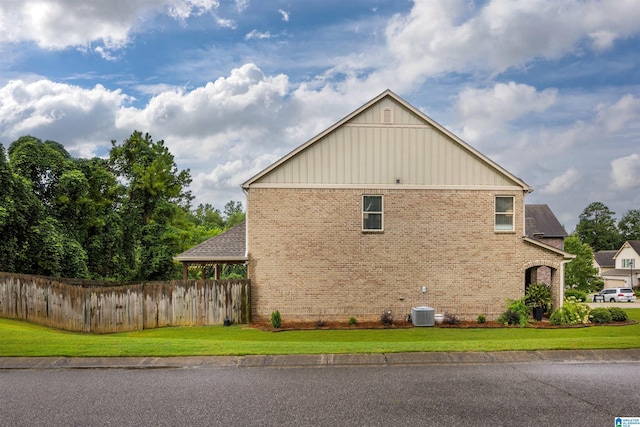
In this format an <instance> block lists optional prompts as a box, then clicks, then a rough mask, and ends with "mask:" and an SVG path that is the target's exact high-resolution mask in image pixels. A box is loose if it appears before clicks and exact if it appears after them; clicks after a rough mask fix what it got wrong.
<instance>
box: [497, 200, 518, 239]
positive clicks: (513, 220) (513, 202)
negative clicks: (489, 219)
mask: <svg viewBox="0 0 640 427" xmlns="http://www.w3.org/2000/svg"><path fill="white" fill-rule="evenodd" d="M499 198H500V199H507V198H508V199H511V212H509V211H505V212H498V199H499ZM515 214H516V197H515V196H513V195H510V194H500V195H496V196H494V199H493V231H495V232H496V233H514V232H515V231H516V218H515V216H516V215H515ZM498 215H502V216H509V215H510V216H511V228H509V229H506V228H498Z"/></svg>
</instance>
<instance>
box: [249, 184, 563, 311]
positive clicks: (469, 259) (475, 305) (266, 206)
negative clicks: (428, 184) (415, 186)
mask: <svg viewBox="0 0 640 427" xmlns="http://www.w3.org/2000/svg"><path fill="white" fill-rule="evenodd" d="M363 194H382V195H383V196H384V232H383V233H363V232H362V231H361V227H362V212H361V209H362V207H361V206H362V195H363ZM496 195H513V196H515V204H516V206H515V208H516V216H515V232H513V233H496V232H494V227H493V224H494V197H495V196H496ZM523 203H524V196H523V193H522V191H516V190H514V191H513V192H509V191H506V192H493V191H471V190H469V191H450V190H448V191H445V190H401V189H399V190H366V191H363V190H354V189H346V190H345V189H266V188H255V187H254V188H251V189H250V190H249V193H248V203H247V205H248V215H247V221H248V222H247V224H248V225H247V226H248V228H249V232H248V235H249V240H248V247H249V272H248V273H249V278H250V279H251V283H252V290H251V307H252V320H267V319H268V318H269V316H270V313H271V312H272V311H273V310H276V309H277V310H279V311H280V313H281V314H282V316H283V320H284V321H287V320H307V321H308V320H311V321H313V320H318V319H323V320H344V321H345V322H346V321H347V319H348V318H349V317H351V316H354V317H356V318H357V319H358V320H377V319H379V318H380V315H381V313H382V311H383V310H386V309H391V310H392V312H393V315H394V316H395V317H396V318H403V317H404V316H406V314H408V313H410V311H411V307H415V306H420V305H424V303H425V301H424V299H423V294H422V292H421V287H422V286H426V287H427V294H426V305H428V306H431V307H433V308H435V310H436V312H437V313H443V312H445V311H449V312H451V313H454V314H456V315H458V316H459V317H461V318H467V319H470V320H471V319H475V318H476V317H477V316H478V314H485V315H486V316H487V317H488V318H489V319H493V318H496V317H497V316H498V315H499V314H500V313H502V311H504V308H505V306H506V300H507V299H508V298H511V299H515V298H520V297H522V296H523V294H524V282H525V281H524V274H525V271H526V268H528V267H525V265H527V263H529V264H531V263H532V262H533V263H536V262H542V263H547V264H550V263H553V265H555V266H556V267H557V266H559V259H558V257H559V256H557V255H555V256H551V255H550V254H549V252H548V251H544V250H542V249H540V248H538V247H536V246H534V245H532V244H528V243H525V242H524V241H523V240H522V236H523V235H524V230H523V218H522V211H523V209H522V206H523ZM559 258H560V260H561V257H559ZM529 266H531V265H529ZM556 276H557V275H556Z"/></svg>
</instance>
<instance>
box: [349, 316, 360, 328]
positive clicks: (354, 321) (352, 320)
mask: <svg viewBox="0 0 640 427" xmlns="http://www.w3.org/2000/svg"><path fill="white" fill-rule="evenodd" d="M357 324H358V319H356V318H355V317H349V326H356V325H357Z"/></svg>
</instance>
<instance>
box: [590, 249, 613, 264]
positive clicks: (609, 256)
mask: <svg viewBox="0 0 640 427" xmlns="http://www.w3.org/2000/svg"><path fill="white" fill-rule="evenodd" d="M617 252H618V251H598V252H596V253H595V254H593V257H594V258H595V260H596V262H597V263H598V265H599V266H600V268H603V267H615V265H616V262H615V260H614V259H613V257H614V256H615V254H616V253H617Z"/></svg>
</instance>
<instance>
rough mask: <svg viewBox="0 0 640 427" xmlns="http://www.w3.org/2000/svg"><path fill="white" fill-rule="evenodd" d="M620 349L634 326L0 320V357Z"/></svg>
mask: <svg viewBox="0 0 640 427" xmlns="http://www.w3.org/2000/svg"><path fill="white" fill-rule="evenodd" d="M626 311H627V313H628V315H629V318H630V319H633V320H637V321H640V309H627V310H626ZM624 348H640V323H639V324H635V325H629V326H592V327H587V328H566V329H533V328H505V329H502V328H497V329H482V328H479V329H456V328H437V327H434V328H410V329H371V330H360V329H354V330H308V331H287V332H279V333H273V332H265V331H261V330H258V329H253V328H249V327H247V326H243V325H234V326H230V327H223V326H206V327H189V328H161V329H149V330H144V331H137V332H127V333H118V334H110V335H89V334H82V333H74V332H66V331H61V330H57V329H52V328H48V327H45V326H41V325H35V324H31V323H27V322H22V321H17V320H10V319H0V357H27V356H30V357H44V356H65V357H79V356H83V357H124V356H141V357H171V356H222V355H251V354H273V355H275V354H322V353H336V354H337V353H395V352H438V351H452V352H454V351H456V352H457V351H513V350H567V349H570V350H589V349H624Z"/></svg>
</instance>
